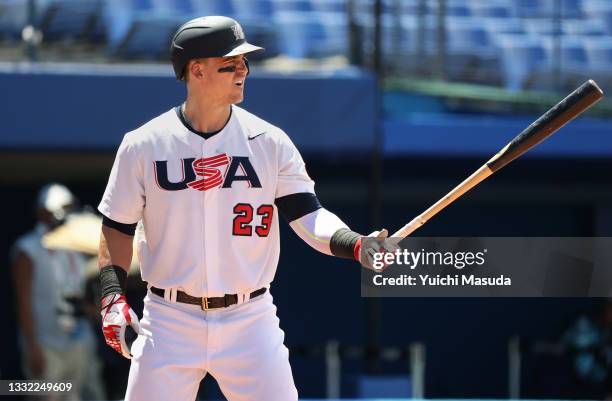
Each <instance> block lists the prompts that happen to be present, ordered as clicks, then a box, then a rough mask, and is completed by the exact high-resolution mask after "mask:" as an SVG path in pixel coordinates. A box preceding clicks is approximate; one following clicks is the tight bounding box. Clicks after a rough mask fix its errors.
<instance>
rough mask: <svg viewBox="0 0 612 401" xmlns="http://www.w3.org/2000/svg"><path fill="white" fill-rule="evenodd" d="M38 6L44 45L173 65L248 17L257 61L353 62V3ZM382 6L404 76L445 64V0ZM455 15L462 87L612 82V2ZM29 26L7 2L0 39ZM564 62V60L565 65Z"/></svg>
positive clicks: (509, 5) (362, 4)
mask: <svg viewBox="0 0 612 401" xmlns="http://www.w3.org/2000/svg"><path fill="white" fill-rule="evenodd" d="M352 2H353V4H354V7H353V8H352V10H353V11H354V14H353V16H354V22H355V23H356V24H357V27H358V29H359V30H360V31H361V37H360V38H361V40H360V42H359V43H361V46H362V50H363V52H364V54H365V55H366V60H367V57H370V58H371V55H372V49H373V44H374V40H373V35H374V15H373V13H374V4H375V0H352ZM35 4H36V6H37V9H36V17H35V19H34V22H35V24H36V26H37V27H38V28H39V29H40V30H41V31H42V33H43V35H44V36H43V37H44V42H43V43H45V42H50V41H54V40H63V39H72V40H81V41H83V40H85V41H89V42H92V43H102V44H103V45H104V46H105V49H106V52H107V54H109V55H110V56H112V57H113V58H128V59H140V58H145V59H166V58H167V52H168V44H169V40H170V36H171V34H172V32H173V31H174V30H175V29H176V28H177V27H178V26H179V25H180V24H181V23H182V22H184V21H186V20H188V19H190V18H193V17H196V16H201V15H229V16H233V17H235V18H237V19H239V20H240V22H241V23H242V25H243V27H244V29H245V31H246V33H247V35H248V36H249V37H250V38H252V40H253V41H254V42H257V43H260V44H262V45H263V46H264V47H266V52H265V53H263V54H258V55H255V57H256V58H257V57H260V58H261V57H274V56H275V55H277V54H284V55H286V56H289V57H293V58H304V57H308V58H311V57H314V58H317V57H327V56H335V55H345V56H348V55H349V29H348V27H349V15H348V13H347V11H348V9H349V7H348V5H349V0H37V1H35ZM381 4H382V13H383V14H382V24H381V28H382V29H381V32H382V53H383V58H384V60H385V62H386V63H388V64H392V65H393V66H394V67H393V69H394V70H396V71H398V72H411V71H414V70H415V67H417V64H421V65H422V64H427V63H429V62H430V61H431V60H433V59H435V58H436V57H437V54H438V32H439V29H438V23H439V15H438V12H439V10H438V4H439V3H438V2H437V1H434V0H426V1H424V2H423V1H422V0H382V3H381ZM559 5H560V6H561V7H560V8H559ZM421 6H423V7H422V8H421ZM445 10H446V17H445V18H444V23H445V29H444V33H445V35H444V40H445V41H446V48H445V49H446V50H445V51H446V60H447V63H448V65H447V66H446V69H447V72H448V77H449V78H450V79H452V80H466V79H467V80H475V81H478V80H480V79H484V78H482V77H483V76H485V75H488V76H489V78H487V79H484V81H483V82H484V83H492V82H503V83H505V84H506V85H507V86H508V88H511V89H518V88H524V87H528V86H529V85H530V83H529V82H528V81H526V80H529V77H530V76H533V75H534V74H538V73H540V72H541V71H544V70H545V68H546V67H545V66H544V65H542V63H543V62H544V63H547V64H555V63H557V64H559V65H560V67H559V68H560V70H561V71H562V72H563V73H565V72H568V73H569V72H571V71H574V70H575V71H578V68H582V69H584V68H586V69H587V71H586V72H588V71H590V70H592V71H595V72H597V74H608V75H612V72H609V71H612V68H611V66H612V60H610V59H609V58H608V54H609V53H608V52H609V47H610V46H609V45H608V44H607V43H610V42H612V1H611V0H486V1H484V0H446V7H445ZM421 14H422V15H423V17H424V19H423V21H422V23H421V22H419V21H420V20H419V15H421ZM557 16H561V17H562V19H561V21H560V23H557V22H555V18H556V17H557ZM28 21H29V16H28V0H0V38H3V39H5V40H7V39H8V40H13V41H16V40H19V38H20V37H21V33H22V30H23V28H24V27H25V26H26V25H27V24H28ZM557 35H562V39H561V43H562V44H561V52H560V53H558V52H556V51H553V49H554V46H552V45H551V43H553V42H551V37H552V36H557ZM526 38H527V39H526ZM524 40H526V42H523V41H524ZM514 52H516V53H514ZM555 57H560V58H559V59H558V60H557V61H555V60H553V59H554V58H555ZM366 64H371V63H369V62H367V61H366ZM534 68H537V69H540V70H538V71H535V70H533V69H534ZM559 68H557V70H559ZM542 69H544V70H542ZM485 70H486V71H485Z"/></svg>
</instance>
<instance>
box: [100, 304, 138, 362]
mask: <svg viewBox="0 0 612 401" xmlns="http://www.w3.org/2000/svg"><path fill="white" fill-rule="evenodd" d="M100 313H101V314H102V332H103V333H104V339H105V340H106V343H107V344H108V345H110V346H111V348H113V349H114V350H115V351H117V352H118V353H120V354H121V355H123V356H124V357H126V358H127V359H132V354H131V352H130V347H131V345H132V343H133V342H134V340H135V339H136V337H137V335H138V334H140V323H139V322H138V316H136V313H135V312H134V311H133V310H132V308H130V306H129V305H128V304H127V300H126V299H125V295H123V294H111V295H107V296H106V297H104V298H102V310H101V312H100Z"/></svg>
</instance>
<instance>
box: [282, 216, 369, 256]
mask: <svg viewBox="0 0 612 401" xmlns="http://www.w3.org/2000/svg"><path fill="white" fill-rule="evenodd" d="M289 226H290V227H291V228H292V229H293V231H295V233H296V234H297V235H298V236H299V237H300V238H302V240H304V242H306V243H307V244H308V245H310V246H311V247H312V248H314V249H316V250H317V251H319V252H321V253H324V254H326V255H332V256H339V257H345V258H349V259H350V258H353V256H352V255H353V247H354V245H355V243H356V242H357V239H358V238H359V237H360V235H359V234H357V233H353V232H352V231H350V230H349V228H348V226H347V225H346V224H345V223H344V222H343V221H342V220H340V218H339V217H338V216H336V215H335V214H333V213H331V212H330V211H328V210H326V209H325V208H319V209H317V210H315V211H314V212H311V213H309V214H307V215H304V216H302V217H300V218H299V219H296V220H294V221H292V222H290V223H289ZM346 233H353V234H354V235H348V236H347V235H346Z"/></svg>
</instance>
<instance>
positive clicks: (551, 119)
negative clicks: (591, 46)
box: [393, 79, 603, 238]
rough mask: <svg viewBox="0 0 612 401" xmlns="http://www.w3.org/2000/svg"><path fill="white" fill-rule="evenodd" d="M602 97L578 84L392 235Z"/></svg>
mask: <svg viewBox="0 0 612 401" xmlns="http://www.w3.org/2000/svg"><path fill="white" fill-rule="evenodd" d="M602 97H603V92H602V90H601V89H600V88H599V87H598V86H597V84H596V83H595V81H593V80H592V79H590V80H588V81H587V82H585V83H583V84H582V85H580V87H579V88H577V89H576V90H574V91H573V92H572V93H570V94H569V95H568V96H567V97H566V98H565V99H563V100H561V101H560V102H559V103H557V104H556V105H555V106H554V107H552V108H551V109H550V110H548V111H547V112H546V113H544V114H543V115H541V116H540V117H539V118H538V119H537V120H536V121H534V122H533V123H531V125H529V126H528V127H527V128H525V129H524V130H523V132H521V133H520V134H518V135H517V136H516V137H515V138H514V139H513V140H512V141H511V142H510V143H509V144H507V145H506V146H505V147H504V148H503V149H502V150H500V151H499V152H498V153H497V154H496V155H495V156H493V157H492V158H491V159H489V161H487V162H486V163H485V164H483V165H482V167H480V168H479V169H478V170H476V171H475V172H474V173H473V174H472V175H470V176H469V177H468V178H466V179H465V180H464V181H463V182H462V183H461V184H459V185H457V186H456V187H455V188H454V189H453V190H451V191H450V192H449V193H447V194H446V195H444V196H443V197H442V198H441V199H440V200H439V201H437V202H436V203H434V204H433V205H431V206H430V207H429V209H427V210H425V211H424V212H423V213H421V214H420V215H418V216H417V217H415V218H414V219H412V221H410V222H409V223H408V224H406V225H405V226H404V227H402V228H401V229H399V230H398V231H397V232H395V234H393V237H397V238H404V237H407V236H408V235H410V234H412V233H413V232H414V231H415V230H416V229H417V228H419V227H421V226H422V225H423V224H425V223H427V221H428V220H429V219H431V218H432V217H433V216H435V215H436V214H438V213H439V212H440V211H441V210H443V209H444V208H445V207H447V206H448V205H450V204H451V203H453V202H454V201H455V200H457V199H458V198H460V197H461V196H462V195H463V194H465V193H466V192H467V191H469V190H470V189H472V188H474V187H475V186H476V185H478V184H480V183H481V182H482V181H484V179H485V178H487V177H489V176H490V175H491V174H493V173H495V172H496V171H498V170H500V169H501V168H502V167H504V166H505V165H506V164H508V163H510V162H511V161H512V160H514V159H516V158H517V157H519V156H521V155H522V154H524V153H525V152H527V151H528V150H529V149H531V148H533V147H535V146H536V145H537V144H539V143H540V142H542V141H543V140H544V139H546V138H548V137H549V136H551V135H552V134H554V133H555V132H556V131H557V130H558V129H559V128H561V127H563V126H564V125H565V124H567V123H568V122H570V121H572V120H573V119H574V118H576V117H578V116H579V115H580V114H582V113H584V112H585V111H586V110H587V109H588V108H589V107H591V106H592V105H593V104H595V103H596V102H597V101H599V100H600V99H601V98H602Z"/></svg>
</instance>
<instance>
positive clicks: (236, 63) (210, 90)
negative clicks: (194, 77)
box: [202, 55, 248, 104]
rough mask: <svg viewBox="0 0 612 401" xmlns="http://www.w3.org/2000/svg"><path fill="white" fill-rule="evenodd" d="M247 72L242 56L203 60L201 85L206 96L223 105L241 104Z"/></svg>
mask: <svg viewBox="0 0 612 401" xmlns="http://www.w3.org/2000/svg"><path fill="white" fill-rule="evenodd" d="M247 71H248V70H247V67H246V63H245V58H244V55H238V56H234V57H213V58H208V59H205V60H204V62H203V71H202V73H203V76H202V84H203V85H205V88H206V96H209V97H210V98H213V99H216V100H218V101H219V102H222V103H225V104H236V103H240V102H242V100H243V98H244V83H245V80H246V76H247Z"/></svg>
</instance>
